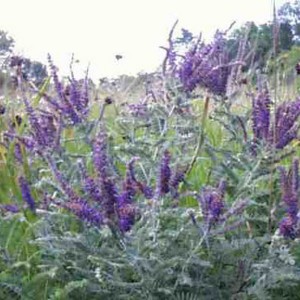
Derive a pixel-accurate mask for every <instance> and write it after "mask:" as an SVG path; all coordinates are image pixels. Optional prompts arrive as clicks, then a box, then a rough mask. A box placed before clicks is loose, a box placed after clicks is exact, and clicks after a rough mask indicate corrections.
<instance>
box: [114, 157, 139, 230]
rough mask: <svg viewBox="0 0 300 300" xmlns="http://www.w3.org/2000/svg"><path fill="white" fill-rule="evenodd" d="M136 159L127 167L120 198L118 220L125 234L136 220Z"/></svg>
mask: <svg viewBox="0 0 300 300" xmlns="http://www.w3.org/2000/svg"><path fill="white" fill-rule="evenodd" d="M135 160H136V158H133V159H131V160H130V162H129V163H128V164H127V167H126V175H125V180H124V182H123V190H122V193H121V195H120V196H119V197H118V218H119V227H120V230H121V231H123V232H125V231H128V230H130V228H131V227H132V225H133V224H134V220H135V210H136V209H135V207H134V205H133V198H134V196H135V194H136V190H135V176H134V171H133V163H134V162H135Z"/></svg>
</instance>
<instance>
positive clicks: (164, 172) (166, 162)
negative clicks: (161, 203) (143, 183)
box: [156, 150, 171, 197]
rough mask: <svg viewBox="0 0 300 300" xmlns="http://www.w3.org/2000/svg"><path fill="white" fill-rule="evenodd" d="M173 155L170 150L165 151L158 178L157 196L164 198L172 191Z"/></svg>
mask: <svg viewBox="0 0 300 300" xmlns="http://www.w3.org/2000/svg"><path fill="white" fill-rule="evenodd" d="M170 160H171V155H170V152H169V151H168V150H166V151H164V153H163V157H162V160H161V163H160V166H159V172H158V178H157V182H156V194H157V196H158V197H159V196H162V195H164V194H167V193H168V192H169V191H170V179H171V169H170Z"/></svg>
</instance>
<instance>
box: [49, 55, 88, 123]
mask: <svg viewBox="0 0 300 300" xmlns="http://www.w3.org/2000/svg"><path fill="white" fill-rule="evenodd" d="M48 61H49V66H50V69H51V75H52V78H53V81H54V86H55V90H56V94H57V97H58V98H57V99H54V98H53V97H49V96H48V97H46V98H45V99H46V100H47V101H48V102H49V104H50V105H51V106H52V107H53V108H54V109H55V110H56V111H57V112H59V113H60V114H61V115H63V116H64V119H66V120H67V121H69V122H70V123H71V124H72V125H76V124H79V123H82V122H83V121H84V120H85V119H86V117H87V114H88V105H89V84H88V77H87V76H88V73H87V75H86V77H85V78H84V79H83V80H76V79H75V78H74V76H73V74H72V76H71V78H70V79H69V81H70V84H69V85H67V86H65V87H64V85H63V83H61V82H60V81H59V78H58V75H57V68H56V67H55V66H54V64H53V62H52V59H51V57H50V55H49V56H48Z"/></svg>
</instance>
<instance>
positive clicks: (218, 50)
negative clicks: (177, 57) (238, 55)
mask: <svg viewBox="0 0 300 300" xmlns="http://www.w3.org/2000/svg"><path fill="white" fill-rule="evenodd" d="M231 67H232V64H231V63H230V62H229V56H228V54H227V52H226V50H225V38H224V34H222V33H221V32H217V33H216V34H215V37H214V41H213V42H212V43H210V44H207V45H205V44H204V43H201V41H200V40H198V41H197V43H196V44H195V45H194V46H193V47H192V48H191V49H190V50H189V51H188V52H187V53H186V54H185V55H184V58H183V59H182V61H181V63H180V64H179V65H178V66H176V68H173V69H175V75H176V76H177V77H178V78H179V80H180V82H181V83H182V86H183V89H184V91H186V92H192V91H193V90H194V89H195V88H196V87H198V86H199V87H202V88H206V89H207V90H208V91H209V92H211V93H213V94H216V95H225V94H226V88H227V81H228V78H229V75H230V72H231Z"/></svg>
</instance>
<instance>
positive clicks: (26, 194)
mask: <svg viewBox="0 0 300 300" xmlns="http://www.w3.org/2000/svg"><path fill="white" fill-rule="evenodd" d="M19 185H20V188H21V192H22V197H23V200H24V201H25V202H26V203H27V205H28V207H29V209H30V210H31V211H32V212H35V201H34V199H33V197H32V195H31V192H30V189H29V185H28V182H27V181H26V179H25V178H24V177H22V176H21V177H19Z"/></svg>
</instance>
